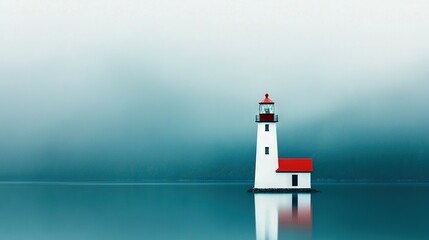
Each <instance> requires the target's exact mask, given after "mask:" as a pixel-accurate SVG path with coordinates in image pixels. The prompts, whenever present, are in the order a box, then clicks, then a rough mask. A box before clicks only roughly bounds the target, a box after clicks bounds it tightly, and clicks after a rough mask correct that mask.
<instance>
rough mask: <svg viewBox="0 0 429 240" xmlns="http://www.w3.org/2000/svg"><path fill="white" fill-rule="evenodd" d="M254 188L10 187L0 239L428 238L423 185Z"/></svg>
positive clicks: (1, 201)
mask: <svg viewBox="0 0 429 240" xmlns="http://www.w3.org/2000/svg"><path fill="white" fill-rule="evenodd" d="M250 186H251V185H250V184H191V185H187V184H159V185H158V184H141V185H140V184H137V185H126V184H124V185H122V184H119V185H109V184H101V185H97V184H51V183H45V184H31V183H26V184H17V183H14V184H11V183H4V184H0V239H256V238H257V232H258V234H259V237H260V239H264V238H265V239H268V238H270V239H276V238H278V239H429V220H428V216H429V206H428V202H429V201H428V200H429V185H427V184H393V185H389V184H319V185H316V186H315V187H316V188H317V189H319V190H320V191H321V192H320V193H316V194H307V195H302V194H301V195H299V194H298V195H296V196H294V195H293V194H265V195H261V194H257V195H255V194H252V193H247V192H246V190H247V189H248V188H249V187H250ZM276 204H277V205H276ZM276 206H277V207H276ZM255 212H258V214H255ZM261 234H262V235H261Z"/></svg>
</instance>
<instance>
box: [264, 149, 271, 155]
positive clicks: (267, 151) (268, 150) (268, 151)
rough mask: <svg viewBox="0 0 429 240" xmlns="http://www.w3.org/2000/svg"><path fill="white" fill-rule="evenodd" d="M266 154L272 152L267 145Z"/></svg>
mask: <svg viewBox="0 0 429 240" xmlns="http://www.w3.org/2000/svg"><path fill="white" fill-rule="evenodd" d="M265 154H266V155H268V154H270V148H269V147H265Z"/></svg>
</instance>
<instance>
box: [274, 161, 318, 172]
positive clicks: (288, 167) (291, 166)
mask: <svg viewBox="0 0 429 240" xmlns="http://www.w3.org/2000/svg"><path fill="white" fill-rule="evenodd" d="M312 171H313V163H312V159H311V158H279V168H278V169H277V170H276V172H312Z"/></svg>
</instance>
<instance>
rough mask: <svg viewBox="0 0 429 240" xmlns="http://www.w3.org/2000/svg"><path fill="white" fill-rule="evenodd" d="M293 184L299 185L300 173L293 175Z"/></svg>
mask: <svg viewBox="0 0 429 240" xmlns="http://www.w3.org/2000/svg"><path fill="white" fill-rule="evenodd" d="M292 186H294V187H296V186H298V175H296V174H293V175H292Z"/></svg>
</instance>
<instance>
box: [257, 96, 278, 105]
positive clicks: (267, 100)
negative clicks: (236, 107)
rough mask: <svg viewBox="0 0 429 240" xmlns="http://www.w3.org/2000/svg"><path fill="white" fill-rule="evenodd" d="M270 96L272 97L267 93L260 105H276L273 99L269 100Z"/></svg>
mask: <svg viewBox="0 0 429 240" xmlns="http://www.w3.org/2000/svg"><path fill="white" fill-rule="evenodd" d="M268 96H270V95H269V94H268V93H265V98H264V99H262V101H260V102H259V104H262V103H265V104H266V103H274V102H273V100H271V99H269V98H268Z"/></svg>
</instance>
